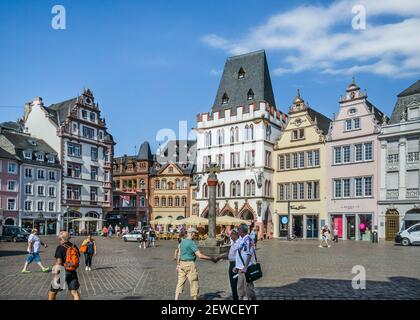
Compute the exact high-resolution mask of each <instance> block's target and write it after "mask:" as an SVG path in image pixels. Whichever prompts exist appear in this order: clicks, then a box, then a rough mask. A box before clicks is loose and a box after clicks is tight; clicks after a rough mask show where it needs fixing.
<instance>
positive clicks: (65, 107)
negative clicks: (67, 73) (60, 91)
mask: <svg viewBox="0 0 420 320" xmlns="http://www.w3.org/2000/svg"><path fill="white" fill-rule="evenodd" d="M76 101H77V98H72V99H69V100H66V101H63V102H59V103H55V104H52V105H50V106H49V107H47V108H45V109H46V110H47V111H48V113H49V114H51V116H52V118H53V120H54V121H55V123H56V124H58V125H61V124H62V123H63V122H64V121H66V119H67V116H68V115H69V112H70V110H71V109H72V108H73V107H74V105H75V104H76Z"/></svg>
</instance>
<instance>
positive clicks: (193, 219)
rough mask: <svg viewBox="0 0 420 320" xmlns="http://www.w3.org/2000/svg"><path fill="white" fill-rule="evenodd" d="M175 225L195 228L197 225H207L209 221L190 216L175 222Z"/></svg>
mask: <svg viewBox="0 0 420 320" xmlns="http://www.w3.org/2000/svg"><path fill="white" fill-rule="evenodd" d="M177 224H186V225H187V226H196V225H199V224H202V225H208V224H209V219H206V218H202V217H198V216H191V217H188V218H185V219H181V220H177Z"/></svg>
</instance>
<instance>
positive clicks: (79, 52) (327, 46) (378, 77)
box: [0, 0, 420, 156]
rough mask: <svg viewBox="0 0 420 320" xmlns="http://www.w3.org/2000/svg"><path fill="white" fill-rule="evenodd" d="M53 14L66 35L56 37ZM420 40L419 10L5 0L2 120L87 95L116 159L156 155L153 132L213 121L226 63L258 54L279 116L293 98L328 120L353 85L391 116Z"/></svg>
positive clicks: (363, 1)
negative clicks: (27, 107) (61, 12)
mask: <svg viewBox="0 0 420 320" xmlns="http://www.w3.org/2000/svg"><path fill="white" fill-rule="evenodd" d="M55 5H62V6H63V7H64V9H65V29H54V28H53V27H52V20H53V19H54V17H55V16H57V12H55V13H52V9H53V7H54V6H55ZM355 5H362V8H360V6H359V7H357V6H356V7H355ZM352 10H353V12H352ZM363 13H365V17H366V19H363ZM61 22H63V21H61ZM419 30H420V1H419V0H399V1H394V0H381V1H375V0H358V1H353V0H346V1H290V2H288V1H279V0H229V1H222V0H220V1H216V0H213V1H196V0H194V1H187V0H185V1H183V0H177V1H169V0H167V1H163V0H154V1H141V0H140V1H138V0H137V1H134V0H133V1H130V0H124V1H123V0H122V1H115V0H89V1H82V0H55V1H49V0H38V1H31V0H2V1H0V122H3V121H9V120H12V121H15V120H16V119H17V118H19V117H21V116H22V114H23V106H24V104H25V103H26V102H29V101H32V99H33V98H34V97H38V96H40V97H42V98H43V101H44V103H45V105H46V106H48V105H50V104H53V103H57V102H60V101H64V100H67V99H70V98H73V97H75V96H77V95H79V94H80V93H81V92H82V91H83V88H85V87H88V88H90V89H91V90H92V91H93V93H94V95H95V98H96V101H97V102H98V103H99V106H100V109H101V116H102V117H104V118H105V119H106V123H107V126H108V130H109V132H110V133H111V134H112V135H113V136H114V139H115V141H116V142H117V145H116V147H115V155H116V156H120V155H123V154H134V152H135V151H136V150H138V148H139V146H140V144H141V143H142V142H143V141H144V140H148V141H149V142H150V144H151V146H152V151H155V149H156V148H157V147H158V146H159V144H161V143H164V140H165V139H163V140H162V141H161V139H157V136H159V134H158V133H159V132H160V130H162V129H165V128H169V129H171V130H173V131H174V134H176V136H177V137H178V136H180V137H181V138H182V136H181V133H178V132H179V121H187V128H189V129H191V128H194V127H195V125H196V115H197V114H198V113H200V112H208V111H210V109H211V106H212V105H213V102H214V98H215V95H216V92H217V88H218V84H219V81H220V77H221V73H222V71H223V66H224V63H225V60H226V58H227V57H229V56H233V55H236V54H242V53H246V52H251V51H256V50H260V49H265V50H266V54H267V58H268V64H269V68H270V72H271V78H272V83H273V90H274V95H275V100H276V105H277V108H278V109H279V110H281V111H284V112H287V110H288V108H289V107H290V105H291V101H292V100H293V98H294V97H295V95H296V90H297V89H298V88H299V89H300V91H301V95H302V97H303V98H304V99H305V100H306V101H308V102H309V104H310V105H311V106H312V107H313V108H314V109H315V110H317V111H319V112H321V113H323V114H325V115H326V116H328V117H330V118H331V117H332V116H333V113H336V112H337V109H338V100H339V97H340V95H343V94H344V92H345V89H346V87H347V85H348V84H349V83H350V82H351V79H352V77H353V76H354V77H355V79H356V82H357V83H358V84H359V86H360V87H361V88H362V90H364V89H366V90H367V94H368V99H369V101H371V102H372V103H373V104H374V105H376V106H377V107H378V108H379V109H380V110H382V111H383V112H385V113H386V114H388V115H390V114H391V112H392V109H393V107H394V105H395V102H396V95H397V94H398V93H400V92H401V91H403V90H404V89H405V88H407V87H408V86H410V85H411V84H412V83H414V82H415V81H416V80H418V79H420V59H419V57H420V32H419Z"/></svg>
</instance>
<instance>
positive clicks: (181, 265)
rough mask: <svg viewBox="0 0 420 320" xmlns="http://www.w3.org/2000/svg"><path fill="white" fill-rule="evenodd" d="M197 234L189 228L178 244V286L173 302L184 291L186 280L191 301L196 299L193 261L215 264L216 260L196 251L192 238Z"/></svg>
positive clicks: (196, 284)
mask: <svg viewBox="0 0 420 320" xmlns="http://www.w3.org/2000/svg"><path fill="white" fill-rule="evenodd" d="M197 234H198V231H197V229H196V228H189V229H188V231H187V237H186V238H185V239H182V240H181V242H180V244H179V250H178V254H177V266H176V271H177V272H178V284H177V285H176V292H175V300H179V296H180V295H181V293H182V292H183V291H184V284H185V282H186V281H187V279H188V281H189V283H190V291H191V297H192V299H193V300H197V299H198V293H199V285H198V270H197V267H196V265H195V260H196V259H197V258H199V259H203V260H211V261H213V262H217V259H215V258H210V257H208V256H206V255H204V254H202V253H201V252H200V251H199V250H198V248H197V245H196V244H195V242H194V238H196V236H197Z"/></svg>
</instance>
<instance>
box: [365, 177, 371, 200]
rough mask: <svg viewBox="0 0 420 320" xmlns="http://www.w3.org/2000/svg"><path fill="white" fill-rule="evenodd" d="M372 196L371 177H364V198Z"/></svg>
mask: <svg viewBox="0 0 420 320" xmlns="http://www.w3.org/2000/svg"><path fill="white" fill-rule="evenodd" d="M371 196H372V177H365V197H371Z"/></svg>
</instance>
